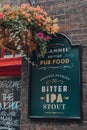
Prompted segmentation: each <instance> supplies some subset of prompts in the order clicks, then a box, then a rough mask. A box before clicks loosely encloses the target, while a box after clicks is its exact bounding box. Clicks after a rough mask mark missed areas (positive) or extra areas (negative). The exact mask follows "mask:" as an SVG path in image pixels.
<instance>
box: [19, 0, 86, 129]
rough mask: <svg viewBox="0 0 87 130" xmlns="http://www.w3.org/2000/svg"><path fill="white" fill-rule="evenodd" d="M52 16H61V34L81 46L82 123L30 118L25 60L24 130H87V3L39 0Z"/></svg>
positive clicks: (22, 103) (76, 0) (22, 114)
mask: <svg viewBox="0 0 87 130" xmlns="http://www.w3.org/2000/svg"><path fill="white" fill-rule="evenodd" d="M37 5H40V6H42V7H43V8H44V9H45V10H46V11H47V12H48V13H49V15H51V16H52V17H58V19H59V25H60V31H59V32H61V33H64V34H66V35H67V36H68V37H69V38H70V39H71V40H72V43H73V44H81V45H82V113H83V120H82V122H76V121H66V120H63V121H60V120H53V119H52V120H30V119H28V82H29V80H28V78H27V77H29V75H28V73H27V72H28V69H29V68H28V63H27V62H26V61H25V60H24V59H23V68H22V70H23V71H22V79H23V82H22V91H21V127H20V128H21V130H87V57H86V56H87V0H37Z"/></svg>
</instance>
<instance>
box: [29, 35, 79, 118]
mask: <svg viewBox="0 0 87 130" xmlns="http://www.w3.org/2000/svg"><path fill="white" fill-rule="evenodd" d="M80 58H81V57H80V46H78V45H76V46H72V45H71V41H70V40H69V39H68V38H67V37H66V36H64V35H63V34H57V36H55V37H53V39H52V40H51V43H50V46H49V47H48V51H47V54H46V55H45V57H44V58H36V59H35V64H36V66H32V68H31V70H32V72H31V77H32V78H31V85H30V93H31V97H30V110H29V117H30V118H59V119H68V118H69V119H70V118H71V119H81V81H80V79H81V78H80V68H81V67H80Z"/></svg>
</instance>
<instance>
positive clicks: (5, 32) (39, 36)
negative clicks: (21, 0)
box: [0, 4, 59, 56]
mask: <svg viewBox="0 0 87 130" xmlns="http://www.w3.org/2000/svg"><path fill="white" fill-rule="evenodd" d="M58 29H59V27H58V20H57V18H55V19H52V18H51V17H50V16H48V14H47V13H46V12H45V11H44V10H43V9H41V8H40V7H39V6H37V7H31V6H30V5H29V4H22V5H21V6H15V7H14V6H10V5H4V6H3V7H2V8H1V9H0V46H2V47H4V48H5V49H7V50H9V51H11V52H15V53H19V54H22V56H26V54H27V53H29V54H30V55H31V54H32V52H33V51H35V52H36V53H37V55H38V56H44V55H45V54H46V51H47V45H48V43H49V40H50V39H51V36H52V35H55V33H56V32H58Z"/></svg>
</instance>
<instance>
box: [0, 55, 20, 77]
mask: <svg viewBox="0 0 87 130" xmlns="http://www.w3.org/2000/svg"><path fill="white" fill-rule="evenodd" d="M21 64H22V58H21V57H12V58H0V76H21Z"/></svg>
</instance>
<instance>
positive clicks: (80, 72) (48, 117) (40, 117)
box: [28, 33, 82, 121]
mask: <svg viewBox="0 0 87 130" xmlns="http://www.w3.org/2000/svg"><path fill="white" fill-rule="evenodd" d="M57 35H60V36H62V37H64V38H65V39H67V40H68V41H69V43H70V45H71V48H72V49H75V48H78V51H79V57H78V60H79V63H80V64H79V70H78V71H79V72H78V73H79V95H80V98H79V105H80V108H79V109H80V112H79V116H78V117H77V116H62V117H61V116H40V115H39V116H36V115H35V116H34V115H32V113H31V105H32V103H33V102H32V93H33V91H32V65H30V64H29V68H30V69H29V70H30V72H29V73H30V75H31V76H30V77H29V104H28V108H29V109H28V117H29V118H30V119H52V118H53V119H67V120H69V119H71V120H72V119H75V120H80V121H81V120H82V81H81V80H82V64H81V63H82V58H81V56H82V50H81V45H79V44H75V45H74V44H72V42H71V40H70V39H69V38H68V37H67V36H66V35H65V34H62V33H58V34H57ZM36 93H37V92H36Z"/></svg>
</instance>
